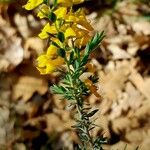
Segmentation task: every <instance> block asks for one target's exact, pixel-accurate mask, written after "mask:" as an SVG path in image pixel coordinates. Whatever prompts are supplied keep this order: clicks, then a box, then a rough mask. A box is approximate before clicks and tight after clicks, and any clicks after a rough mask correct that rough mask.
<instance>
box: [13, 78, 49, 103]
mask: <svg viewBox="0 0 150 150" xmlns="http://www.w3.org/2000/svg"><path fill="white" fill-rule="evenodd" d="M47 90H48V83H47V82H46V80H44V79H42V78H36V77H32V76H20V77H19V78H18V80H17V82H16V83H15V84H14V86H13V91H12V98H13V100H17V99H22V100H24V101H28V100H29V99H30V98H31V97H32V95H33V94H34V93H35V92H38V93H39V94H41V95H43V94H45V93H46V92H47Z"/></svg>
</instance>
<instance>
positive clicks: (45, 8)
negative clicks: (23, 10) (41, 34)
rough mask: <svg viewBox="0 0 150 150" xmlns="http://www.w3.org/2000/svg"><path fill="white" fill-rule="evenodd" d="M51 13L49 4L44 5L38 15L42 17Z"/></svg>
mask: <svg viewBox="0 0 150 150" xmlns="http://www.w3.org/2000/svg"><path fill="white" fill-rule="evenodd" d="M48 13H49V7H48V6H47V5H43V6H42V7H41V9H40V11H39V12H38V14H37V16H38V17H39V18H40V19H42V18H45V17H47V16H48Z"/></svg>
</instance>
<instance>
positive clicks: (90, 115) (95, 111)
mask: <svg viewBox="0 0 150 150" xmlns="http://www.w3.org/2000/svg"><path fill="white" fill-rule="evenodd" d="M98 111H99V109H95V110H93V111H92V112H90V113H88V114H87V116H88V117H92V116H94V115H95V114H96V113H97V112H98Z"/></svg>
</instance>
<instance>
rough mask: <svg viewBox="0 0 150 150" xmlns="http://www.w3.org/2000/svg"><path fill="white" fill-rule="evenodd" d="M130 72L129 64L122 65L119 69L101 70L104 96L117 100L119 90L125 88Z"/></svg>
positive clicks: (101, 84)
mask: <svg viewBox="0 0 150 150" xmlns="http://www.w3.org/2000/svg"><path fill="white" fill-rule="evenodd" d="M128 74H129V66H126V65H122V67H120V68H118V69H117V70H111V71H107V73H104V72H100V74H99V76H100V86H101V90H102V93H104V95H103V96H104V98H106V99H109V100H113V101H116V100H117V95H118V92H119V91H121V90H122V89H123V88H124V82H125V81H126V80H127V77H128Z"/></svg>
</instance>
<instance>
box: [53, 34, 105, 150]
mask: <svg viewBox="0 0 150 150" xmlns="http://www.w3.org/2000/svg"><path fill="white" fill-rule="evenodd" d="M103 38H104V32H102V33H100V34H96V35H95V36H94V37H93V38H92V39H91V41H90V42H89V43H88V44H87V45H86V48H85V51H84V54H83V55H81V53H80V50H79V49H78V48H74V49H73V50H72V52H71V53H70V56H69V58H67V57H66V56H65V63H66V66H67V71H66V74H65V77H64V79H63V80H62V81H61V84H62V85H61V84H60V85H53V86H52V91H53V92H54V93H56V94H61V95H62V96H63V97H64V99H67V100H69V101H70V102H71V103H72V105H74V106H75V108H76V110H77V114H76V117H75V120H76V124H75V125H74V126H73V128H74V129H75V130H76V132H77V134H78V136H79V138H80V140H81V143H82V144H81V145H78V147H77V149H78V150H82V149H85V150H86V149H89V150H102V146H101V145H102V144H104V143H106V139H105V138H103V137H97V138H93V137H92V136H91V133H90V131H91V130H92V129H94V128H95V124H94V121H92V120H91V117H93V116H94V115H95V113H96V112H97V111H98V109H95V110H91V107H89V104H86V103H85V102H84V101H85V98H87V96H89V95H90V94H92V93H91V91H90V90H89V88H88V87H87V86H86V84H85V83H84V82H83V81H81V79H80V76H81V75H82V74H83V73H84V72H85V65H86V64H87V63H88V61H89V56H90V54H91V52H92V51H93V50H94V49H95V48H96V47H97V46H98V45H99V44H100V42H101V41H102V39H103ZM94 79H95V78H94V77H92V78H91V80H93V81H92V82H93V84H94Z"/></svg>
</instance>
